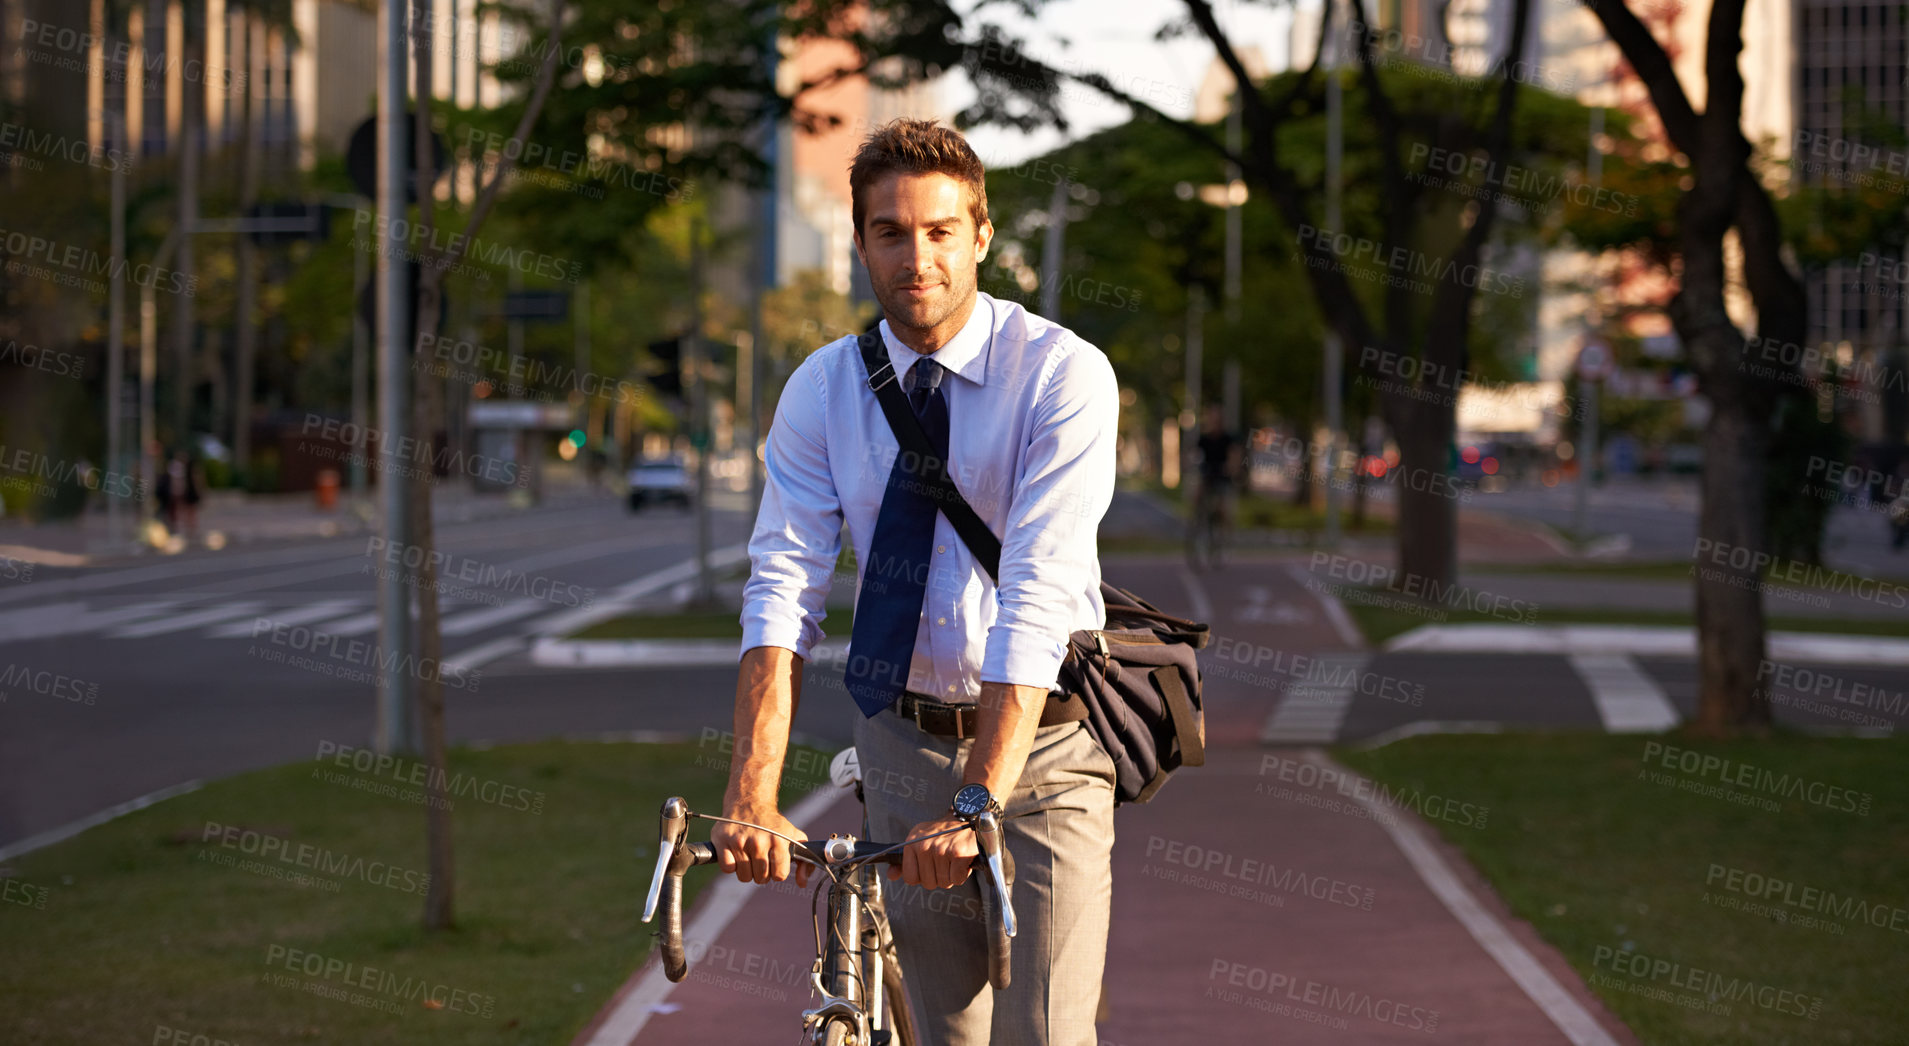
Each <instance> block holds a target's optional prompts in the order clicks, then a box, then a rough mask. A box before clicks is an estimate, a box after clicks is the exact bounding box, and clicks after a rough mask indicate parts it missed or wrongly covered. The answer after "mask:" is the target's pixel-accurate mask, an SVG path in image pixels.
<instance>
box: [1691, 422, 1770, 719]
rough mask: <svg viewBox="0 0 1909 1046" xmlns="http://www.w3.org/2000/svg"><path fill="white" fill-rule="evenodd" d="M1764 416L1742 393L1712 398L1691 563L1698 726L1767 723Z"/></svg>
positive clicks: (1768, 704)
mask: <svg viewBox="0 0 1909 1046" xmlns="http://www.w3.org/2000/svg"><path fill="white" fill-rule="evenodd" d="M1767 427H1768V426H1767V423H1765V422H1764V421H1763V420H1761V419H1758V418H1755V417H1752V416H1751V415H1750V414H1749V412H1748V411H1746V410H1745V409H1744V405H1743V401H1742V399H1741V398H1732V399H1727V400H1724V401H1722V402H1721V403H1713V405H1712V410H1711V414H1710V421H1709V423H1708V424H1706V425H1705V426H1704V439H1703V447H1704V464H1703V481H1702V482H1703V506H1702V508H1701V509H1700V510H1699V517H1698V518H1699V529H1698V534H1699V535H1700V537H1698V539H1697V548H1696V554H1695V557H1694V558H1695V566H1694V568H1693V573H1694V574H1695V575H1696V578H1695V581H1696V588H1697V667H1698V680H1699V683H1698V691H1697V695H1698V696H1697V718H1696V720H1695V722H1694V724H1693V725H1694V726H1695V727H1696V729H1697V730H1699V731H1701V732H1704V733H1709V734H1722V733H1727V732H1729V731H1731V730H1733V729H1734V728H1737V727H1742V726H1760V725H1766V724H1768V723H1769V722H1770V702H1769V699H1768V697H1767V696H1765V695H1764V694H1763V693H1762V691H1761V690H1760V688H1759V687H1758V685H1757V679H1758V673H1759V669H1760V667H1761V663H1762V661H1763V656H1764V653H1763V651H1764V618H1763V586H1762V580H1763V579H1762V570H1761V569H1760V568H1761V558H1760V557H1761V554H1762V549H1763V547H1764V535H1763V529H1764V527H1763V503H1764V461H1765V455H1766V454H1767V452H1768V449H1769V448H1768V446H1767V443H1768V440H1767V439H1766V438H1765V436H1766V429H1767Z"/></svg>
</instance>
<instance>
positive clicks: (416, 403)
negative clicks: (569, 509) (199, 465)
mask: <svg viewBox="0 0 1909 1046" xmlns="http://www.w3.org/2000/svg"><path fill="white" fill-rule="evenodd" d="M394 2H395V0H394ZM563 2H564V0H549V16H548V17H549V29H548V33H549V36H548V46H547V47H546V48H545V50H544V57H543V64H542V66H541V67H539V69H538V71H537V80H536V86H535V87H534V88H533V89H532V91H531V94H530V97H529V99H528V100H527V101H525V103H524V108H523V112H522V114H521V115H520V116H519V117H518V121H517V130H516V134H515V135H514V136H513V137H514V138H515V139H516V140H518V141H523V140H525V139H526V138H527V137H528V135H529V133H530V129H531V128H532V127H534V126H535V125H536V123H537V115H538V113H540V112H541V111H542V110H543V106H544V99H545V98H547V97H549V94H550V85H551V83H552V82H553V81H554V80H555V79H556V72H557V58H558V56H559V55H560V54H561V53H562V51H563V35H562V34H563ZM411 25H412V26H413V31H412V37H411V41H412V50H413V70H414V72H415V74H416V76H417V82H416V88H415V90H414V91H413V94H414V98H415V104H416V106H417V114H418V115H417V119H416V121H415V122H414V123H415V127H416V136H415V138H414V139H413V145H414V148H415V149H416V153H415V156H414V159H413V164H414V166H415V169H416V183H415V184H416V185H417V198H418V214H419V218H418V224H419V226H420V228H422V230H423V235H422V236H421V237H420V239H421V241H422V242H423V243H424V244H426V245H427V246H426V247H425V249H424V250H423V252H422V253H423V254H424V257H423V258H422V259H421V260H420V263H419V264H420V277H419V281H418V282H419V286H418V292H417V315H416V317H415V319H416V323H417V327H416V329H415V331H414V335H413V340H412V346H411V348H412V353H411V355H412V358H414V359H415V358H418V356H419V354H420V353H422V352H423V351H424V346H425V345H426V344H427V343H428V340H429V339H430V337H431V336H432V335H434V334H435V333H436V332H437V320H438V302H439V301H440V300H441V298H442V295H443V288H444V273H445V272H446V270H449V269H451V268H453V267H455V266H457V265H458V264H459V263H460V262H461V261H462V260H463V258H464V255H465V253H466V252H467V251H468V250H469V249H470V244H471V242H472V241H473V240H474V239H475V238H476V237H477V233H478V230H480V229H482V228H483V227H484V220H485V219H486V218H488V217H489V216H490V211H491V207H492V206H493V205H495V203H496V201H497V193H498V191H499V190H500V189H502V188H503V184H504V180H505V179H506V178H507V177H508V176H509V174H510V170H511V166H512V164H513V162H514V159H513V157H512V156H511V155H510V153H508V152H506V153H505V154H504V156H503V157H502V158H500V159H499V161H498V163H497V166H496V168H495V169H494V170H493V171H492V173H491V177H490V180H489V181H488V182H485V183H484V184H483V187H482V188H481V189H479V190H478V193H477V199H476V202H475V203H474V204H473V205H472V206H471V213H470V216H469V217H468V218H467V219H466V221H465V223H464V233H463V235H462V236H460V237H456V238H455V239H453V240H452V241H451V245H450V246H449V247H448V248H439V247H438V246H437V239H436V237H435V236H434V235H432V233H433V231H434V229H435V227H436V207H435V206H434V205H433V203H432V198H431V187H432V186H433V185H435V184H436V182H437V170H436V158H435V156H434V155H433V152H432V140H431V134H432V125H431V97H432V76H431V72H432V70H431V56H432V53H433V52H434V51H436V49H437V48H436V42H435V40H434V39H433V34H432V32H431V27H432V25H433V21H432V19H431V17H430V6H429V0H411ZM412 404H413V415H412V427H413V429H414V430H415V432H416V433H417V434H418V437H419V438H421V439H423V440H426V441H427V442H428V441H430V440H433V439H435V438H436V434H437V431H438V429H439V428H440V427H441V426H442V425H443V423H444V422H443V416H444V385H443V383H442V382H441V381H437V380H434V379H429V378H427V379H425V380H421V381H419V382H418V388H417V391H416V395H415V396H414V397H413V400H412ZM386 482H392V483H395V482H399V480H398V478H397V477H395V476H387V477H386ZM433 482H434V477H433V476H432V475H431V473H430V471H429V470H426V469H419V470H416V471H414V472H413V473H412V475H411V480H410V483H411V487H410V491H409V497H410V511H411V518H412V521H413V524H412V525H413V528H414V529H413V531H412V540H413V541H415V542H416V544H417V546H418V547H419V548H420V549H421V550H422V552H423V557H422V558H423V564H422V566H421V567H420V577H419V579H418V622H417V638H418V662H417V663H418V664H433V665H441V664H443V663H444V636H443V631H442V629H441V628H440V627H439V615H438V600H437V566H436V562H435V560H436V557H435V555H434V554H433V552H434V548H435V544H436V541H435V536H434V534H433V532H432V525H431V484H432V483H433ZM385 609H386V612H388V613H403V612H404V608H403V607H401V606H400V607H386V608H385ZM418 714H419V719H420V725H421V727H422V734H423V740H424V760H425V765H426V767H427V769H428V777H427V781H426V784H425V788H426V791H427V792H428V793H429V795H430V797H431V799H430V802H428V803H426V804H425V808H424V809H425V814H424V817H425V826H426V836H427V839H428V843H429V862H430V873H431V885H430V889H429V890H428V891H427V892H426V894H425V897H424V925H425V927H426V928H427V929H432V930H443V929H449V928H450V927H451V925H452V923H453V922H454V919H455V884H454V881H453V875H454V871H455V867H454V858H453V853H452V847H451V811H450V797H449V795H448V794H447V792H446V786H447V783H448V781H449V774H448V771H447V766H446V751H445V730H444V684H443V681H442V680H441V679H440V678H439V677H438V674H437V673H435V672H432V673H422V674H421V678H420V681H419V687H418Z"/></svg>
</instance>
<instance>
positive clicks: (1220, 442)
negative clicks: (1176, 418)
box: [1187, 404, 1244, 567]
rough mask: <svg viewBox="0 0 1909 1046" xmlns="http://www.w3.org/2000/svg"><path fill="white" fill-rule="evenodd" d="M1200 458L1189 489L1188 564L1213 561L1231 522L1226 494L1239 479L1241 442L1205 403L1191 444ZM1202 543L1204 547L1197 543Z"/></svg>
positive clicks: (1221, 414)
mask: <svg viewBox="0 0 1909 1046" xmlns="http://www.w3.org/2000/svg"><path fill="white" fill-rule="evenodd" d="M1195 448H1196V449H1197V451H1198V455H1199V459H1200V470H1199V473H1198V481H1197V486H1195V488H1194V491H1193V512H1192V515H1191V518H1189V519H1188V521H1187V536H1188V542H1187V552H1188V559H1189V561H1190V562H1191V565H1192V566H1195V567H1198V566H1200V565H1201V563H1200V557H1201V554H1202V552H1203V553H1204V556H1205V559H1206V565H1208V566H1211V565H1214V564H1217V563H1218V562H1219V558H1220V545H1221V543H1222V542H1224V540H1225V535H1226V529H1227V526H1228V525H1229V524H1230V523H1231V522H1232V520H1231V518H1230V517H1231V515H1232V504H1231V499H1230V495H1231V493H1232V491H1233V487H1234V484H1236V483H1237V482H1238V481H1239V476H1240V472H1241V464H1242V460H1241V459H1242V457H1243V454H1242V451H1243V450H1244V444H1243V443H1241V441H1240V438H1239V437H1238V436H1236V435H1234V434H1233V431H1232V430H1231V429H1228V428H1227V427H1226V416H1225V414H1224V413H1222V412H1221V410H1220V408H1219V407H1217V406H1213V405H1211V404H1209V405H1208V406H1207V408H1206V411H1205V413H1204V417H1203V419H1202V424H1201V426H1200V435H1199V438H1198V440H1197V441H1196V443H1195ZM1201 545H1204V546H1205V547H1204V549H1202V548H1201V547H1200V546H1201Z"/></svg>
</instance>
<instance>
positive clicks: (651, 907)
mask: <svg viewBox="0 0 1909 1046" xmlns="http://www.w3.org/2000/svg"><path fill="white" fill-rule="evenodd" d="M657 825H658V829H659V833H660V835H661V839H660V840H659V841H658V843H657V851H656V873H655V874H654V875H652V876H651V877H650V893H649V898H648V899H647V900H645V901H644V902H643V921H644V922H646V923H647V922H649V921H650V920H651V919H654V918H655V917H656V904H657V901H658V899H659V898H661V896H662V893H663V879H664V878H665V877H666V876H668V875H669V866H670V858H672V857H674V856H675V855H676V848H677V847H679V846H681V845H683V838H684V837H685V836H687V835H688V834H689V803H687V802H686V801H684V800H683V799H682V797H680V796H671V797H669V798H668V799H665V800H663V809H662V811H661V812H660V813H659V814H658V815H657Z"/></svg>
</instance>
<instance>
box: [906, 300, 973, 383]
mask: <svg viewBox="0 0 1909 1046" xmlns="http://www.w3.org/2000/svg"><path fill="white" fill-rule="evenodd" d="M881 331H882V344H883V345H884V346H886V347H887V349H888V362H889V365H890V366H892V367H894V368H895V374H896V376H897V377H898V378H899V377H901V376H903V375H906V374H907V373H908V368H910V367H912V366H914V365H915V361H916V360H918V359H921V355H922V354H921V353H919V352H916V351H915V350H913V349H911V348H909V347H908V346H906V345H903V344H902V343H901V339H900V338H897V337H895V332H894V331H893V330H891V329H890V328H889V326H888V321H887V320H885V319H884V320H883V321H882V323H881ZM993 343H994V299H993V298H991V297H989V296H988V295H986V294H982V293H979V292H977V293H976V294H975V296H974V312H972V313H971V314H969V316H968V322H967V323H966V324H964V325H962V328H961V330H960V331H958V332H956V334H955V336H954V337H952V338H950V339H948V344H946V345H943V346H942V347H941V348H939V349H936V350H935V351H934V352H931V353H929V355H930V356H931V357H933V358H934V361H935V362H936V363H939V364H941V366H942V367H943V368H945V369H947V370H949V371H952V372H954V373H956V374H959V375H961V376H962V377H964V378H966V379H968V380H969V381H972V382H974V383H975V384H976V385H986V384H987V383H988V350H989V348H990V347H991V346H992V345H993ZM904 387H905V386H904Z"/></svg>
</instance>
